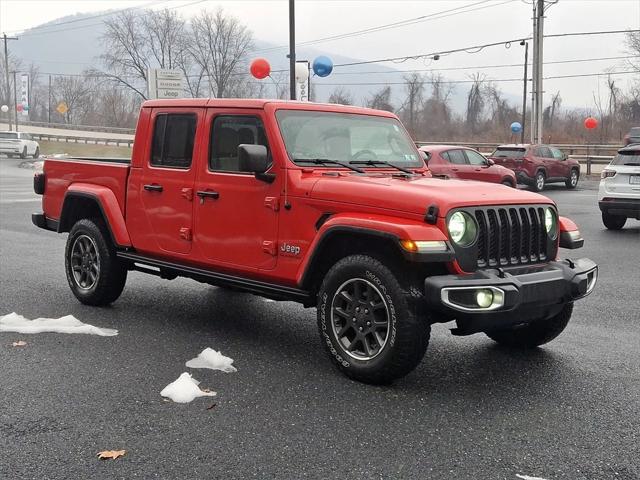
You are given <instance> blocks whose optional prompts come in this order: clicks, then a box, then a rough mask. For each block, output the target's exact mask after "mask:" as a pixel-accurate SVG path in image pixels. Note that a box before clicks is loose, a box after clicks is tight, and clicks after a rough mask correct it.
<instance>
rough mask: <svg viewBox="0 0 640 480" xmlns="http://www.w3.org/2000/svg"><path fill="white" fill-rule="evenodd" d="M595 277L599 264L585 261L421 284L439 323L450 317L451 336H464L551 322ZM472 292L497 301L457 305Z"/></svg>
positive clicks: (591, 285) (431, 279) (586, 292)
mask: <svg viewBox="0 0 640 480" xmlns="http://www.w3.org/2000/svg"><path fill="white" fill-rule="evenodd" d="M597 277H598V266H597V265H596V264H595V263H594V262H593V261H591V260H589V259H588V258H581V259H579V260H565V261H558V262H549V263H546V264H544V265H538V266H527V267H512V268H504V269H485V270H478V271H477V272H475V273H473V274H470V275H442V276H434V277H428V278H427V279H426V280H425V284H424V288H425V301H426V304H427V308H428V310H429V311H430V312H432V313H435V314H436V317H437V318H439V319H440V320H441V321H450V320H454V319H455V320H456V321H457V323H458V329H457V331H456V333H459V334H463V335H464V334H470V333H475V332H482V331H490V330H499V329H503V328H508V327H510V326H515V325H519V324H526V323H529V322H531V321H533V320H541V319H545V318H550V317H552V316H554V315H556V314H557V313H559V312H560V310H561V309H562V307H563V306H564V305H565V304H567V303H569V302H573V301H575V300H578V299H580V298H582V297H585V296H587V295H589V294H590V293H591V292H592V291H593V289H594V287H595V284H596V282H597ZM477 290H485V291H486V290H490V291H491V292H492V293H494V294H495V295H494V298H498V299H500V302H497V303H496V304H495V305H491V306H490V307H488V308H480V307H478V306H477V305H475V306H474V305H471V304H468V303H467V304H462V303H460V302H459V301H458V300H459V298H463V296H466V298H475V296H474V293H475V292H476V291H477ZM462 294H464V295H462ZM468 294H469V295H468ZM455 295H458V300H456V297H455Z"/></svg>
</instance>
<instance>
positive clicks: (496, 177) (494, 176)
mask: <svg viewBox="0 0 640 480" xmlns="http://www.w3.org/2000/svg"><path fill="white" fill-rule="evenodd" d="M420 151H422V152H424V153H425V154H426V160H425V161H426V162H427V166H428V167H429V170H430V171H431V173H432V174H433V175H436V176H442V175H446V176H447V177H450V178H460V179H462V180H479V181H481V182H491V183H502V184H503V185H507V186H508V187H515V186H516V183H517V182H516V175H515V174H514V173H513V171H512V170H510V169H508V168H505V167H503V166H501V165H496V164H495V162H494V161H493V160H488V159H487V158H485V157H484V156H483V155H482V154H481V153H480V152H478V151H476V150H473V149H472V148H467V147H458V146H453V145H428V146H423V147H420Z"/></svg>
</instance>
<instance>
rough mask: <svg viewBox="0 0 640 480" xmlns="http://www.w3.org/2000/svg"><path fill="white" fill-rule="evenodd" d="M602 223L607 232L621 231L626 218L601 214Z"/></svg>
mask: <svg viewBox="0 0 640 480" xmlns="http://www.w3.org/2000/svg"><path fill="white" fill-rule="evenodd" d="M602 223H604V226H605V227H607V228H608V229H609V230H622V228H623V227H624V224H625V223H627V217H623V216H622V215H611V214H610V213H606V212H602Z"/></svg>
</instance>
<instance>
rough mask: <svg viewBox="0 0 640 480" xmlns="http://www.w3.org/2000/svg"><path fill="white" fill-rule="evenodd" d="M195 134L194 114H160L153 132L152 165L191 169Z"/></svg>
mask: <svg viewBox="0 0 640 480" xmlns="http://www.w3.org/2000/svg"><path fill="white" fill-rule="evenodd" d="M195 134H196V116H195V115H194V114H183V113H179V114H173V113H171V114H164V113H162V114H159V115H158V116H157V117H156V121H155V126H154V131H153V144H152V149H151V165H153V166H154V167H169V168H189V167H190V166H191V157H192V155H193V143H194V139H195Z"/></svg>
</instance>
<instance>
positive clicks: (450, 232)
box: [32, 99, 597, 383]
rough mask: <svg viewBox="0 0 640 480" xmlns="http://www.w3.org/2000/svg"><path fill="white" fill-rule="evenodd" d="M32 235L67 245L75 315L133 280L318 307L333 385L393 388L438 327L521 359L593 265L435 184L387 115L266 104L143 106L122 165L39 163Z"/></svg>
mask: <svg viewBox="0 0 640 480" xmlns="http://www.w3.org/2000/svg"><path fill="white" fill-rule="evenodd" d="M34 188H35V191H36V192H37V193H39V194H43V195H44V196H43V201H42V206H43V213H36V214H34V215H33V219H32V220H33V223H34V224H35V225H37V226H38V227H41V228H45V229H48V230H54V231H57V232H69V236H68V239H67V246H66V253H65V265H66V274H67V280H68V283H69V286H70V287H71V290H72V292H73V293H74V295H75V296H76V297H77V298H78V300H79V301H80V302H82V303H85V304H88V305H107V304H109V303H111V302H113V301H115V300H116V299H117V298H118V297H119V295H120V294H121V292H122V290H123V288H124V285H125V281H126V278H127V272H128V271H130V270H136V271H141V272H145V273H149V274H153V275H158V276H160V277H162V278H166V279H173V278H176V277H178V276H182V277H189V278H192V279H195V280H197V281H200V282H206V283H209V284H212V285H216V286H220V287H228V288H233V289H240V290H243V291H247V292H251V293H255V294H259V295H262V296H265V297H269V298H272V299H276V300H293V301H297V302H300V303H302V304H303V305H305V306H308V307H310V306H317V309H318V310H317V311H318V327H319V330H320V337H321V339H322V343H323V344H324V345H325V347H326V349H327V351H328V353H329V355H330V357H331V358H332V359H333V361H334V362H335V364H336V365H337V366H338V368H339V369H340V370H342V371H343V372H344V373H345V374H347V375H348V376H350V377H352V378H354V379H357V380H360V381H363V382H369V383H389V382H391V381H393V380H394V379H397V378H399V377H402V376H403V375H406V374H407V373H408V372H410V371H411V370H413V369H414V368H415V367H416V365H418V364H419V363H420V361H421V359H422V357H423V355H424V353H425V350H426V348H427V344H428V342H429V334H430V328H431V325H432V324H433V323H436V322H449V321H453V320H455V321H456V322H457V324H456V328H454V329H453V333H454V334H456V335H468V334H472V333H476V332H484V333H486V334H487V335H488V336H489V337H490V338H492V339H493V340H495V341H497V342H499V343H501V344H505V345H509V346H512V347H518V348H531V347H535V346H538V345H541V344H543V343H546V342H548V341H550V340H551V339H553V338H555V337H556V336H557V335H559V334H560V332H561V331H562V330H563V329H564V328H565V327H566V325H567V323H568V321H569V319H570V317H571V313H572V309H573V302H574V301H575V300H577V299H579V298H581V297H584V296H585V295H588V294H589V293H591V291H592V290H593V288H594V286H595V283H596V278H597V266H596V264H595V263H594V262H592V261H591V260H589V259H585V258H583V259H579V260H578V259H573V260H561V259H559V257H558V255H559V247H565V248H578V247H581V246H582V244H583V242H584V241H583V239H582V238H581V235H580V232H579V230H578V228H577V226H576V225H575V224H574V223H573V222H572V221H570V220H569V219H566V218H563V217H561V216H559V215H558V211H557V208H556V205H555V204H554V203H553V202H552V201H551V200H550V199H548V198H546V197H543V196H540V195H538V194H535V193H532V192H525V191H520V190H516V189H513V188H508V187H505V186H502V185H491V184H485V183H480V182H470V181H460V180H451V179H445V178H435V177H432V176H431V174H430V173H429V171H428V170H427V168H426V166H425V163H424V160H423V158H422V157H421V154H420V152H419V151H418V150H417V148H416V146H415V144H414V143H413V142H412V141H411V138H410V137H409V135H408V134H407V132H406V131H405V129H404V128H403V126H402V124H401V123H400V122H399V121H398V119H397V117H396V116H395V115H393V114H392V113H388V112H382V111H376V110H368V109H364V108H357V107H349V106H341V105H323V104H314V103H307V102H305V103H302V102H301V103H297V102H283V101H265V100H234V99H185V100H152V101H148V102H145V103H144V104H143V106H142V110H141V112H140V118H139V121H138V126H137V129H136V137H135V142H134V146H133V155H132V158H131V160H130V161H129V160H117V159H96V158H68V159H47V160H45V163H44V169H43V172H41V173H39V174H36V176H35V178H34Z"/></svg>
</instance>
